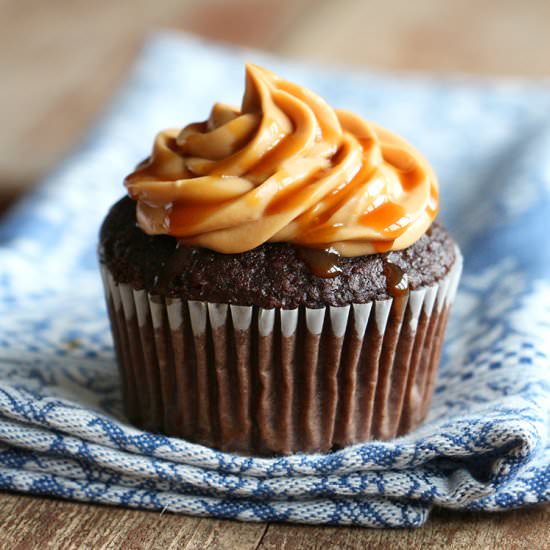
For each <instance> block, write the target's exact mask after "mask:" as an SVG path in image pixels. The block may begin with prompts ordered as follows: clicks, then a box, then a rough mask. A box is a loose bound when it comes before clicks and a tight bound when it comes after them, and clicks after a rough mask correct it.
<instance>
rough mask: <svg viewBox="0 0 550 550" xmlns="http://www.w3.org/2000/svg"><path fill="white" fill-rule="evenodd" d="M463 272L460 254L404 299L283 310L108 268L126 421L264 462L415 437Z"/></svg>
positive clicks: (106, 275) (106, 276) (107, 283)
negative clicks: (158, 290) (214, 298)
mask: <svg viewBox="0 0 550 550" xmlns="http://www.w3.org/2000/svg"><path fill="white" fill-rule="evenodd" d="M461 269H462V259H461V257H460V254H459V252H458V251H457V259H456V261H455V264H454V266H453V267H452V269H451V270H450V271H449V273H448V274H447V275H446V276H445V277H444V278H443V279H441V281H440V282H439V283H438V284H437V285H434V286H430V287H425V288H422V289H418V290H413V291H411V292H410V293H409V294H408V295H406V296H404V297H400V298H395V299H388V300H380V301H375V302H371V303H367V304H353V305H351V306H345V307H326V308H322V309H310V308H306V307H300V308H297V309H291V310H285V309H263V308H259V307H255V306H236V305H228V304H215V303H207V302H198V301H186V300H181V299H173V298H163V297H160V296H157V295H152V294H150V293H148V292H146V291H145V290H134V289H133V288H132V286H131V285H129V284H118V283H117V282H116V281H115V280H114V278H113V277H112V275H111V274H110V273H109V271H108V270H107V269H106V268H105V267H104V266H102V273H103V278H104V283H105V290H106V298H107V304H108V310H109V315H110V318H111V325H112V329H113V337H114V343H115V350H116V355H117V360H118V365H119V368H120V373H121V379H122V393H123V400H124V403H125V408H126V412H127V415H128V417H129V419H130V421H131V422H133V423H134V424H136V425H138V426H140V427H142V428H143V429H146V430H149V431H153V432H161V433H164V434H167V435H171V436H178V437H182V438H184V439H187V440H189V441H193V442H196V443H201V444H204V445H207V446H210V447H214V448H217V449H221V450H224V451H231V452H239V453H247V454H256V455H277V454H290V453H295V452H317V451H321V452H326V451H329V450H332V449H337V448H341V447H345V446H347V445H350V444H353V443H358V442H362V441H367V440H370V439H389V438H393V437H395V436H399V435H402V434H405V433H407V432H408V431H410V430H412V429H414V428H415V427H416V426H417V425H418V424H419V423H420V422H421V421H422V420H423V418H424V417H425V416H426V414H427V411H428V408H429V404H430V400H431V395H432V392H433V387H434V382H435V379H436V374H437V366H438V363H439V358H440V354H441V347H442V342H443V336H444V332H445V326H446V324H447V318H448V314H449V309H450V306H451V304H452V302H453V299H454V296H455V294H456V289H457V286H458V281H459V278H460V273H461Z"/></svg>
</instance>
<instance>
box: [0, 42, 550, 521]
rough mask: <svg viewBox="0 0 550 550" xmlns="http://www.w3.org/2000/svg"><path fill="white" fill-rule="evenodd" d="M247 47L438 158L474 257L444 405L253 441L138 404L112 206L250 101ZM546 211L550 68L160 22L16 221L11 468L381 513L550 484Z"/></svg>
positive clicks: (411, 516) (31, 481) (419, 514)
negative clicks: (432, 57)
mask: <svg viewBox="0 0 550 550" xmlns="http://www.w3.org/2000/svg"><path fill="white" fill-rule="evenodd" d="M246 60H251V61H254V62H256V63H259V64H262V65H265V66H267V67H269V68H271V69H272V70H274V71H275V72H279V73H280V74H282V75H284V76H285V77H286V78H288V79H289V80H291V81H292V80H294V81H296V82H299V83H301V84H303V85H306V86H309V87H311V88H312V89H313V90H315V91H316V92H318V93H320V94H321V95H322V96H324V97H325V98H326V99H327V100H329V102H330V103H331V104H332V105H334V106H337V107H345V108H347V109H350V110H354V111H357V112H358V113H360V114H361V115H363V116H365V117H366V118H368V119H371V120H374V121H376V122H379V123H381V124H382V125H384V126H387V127H389V128H391V129H393V130H395V131H397V132H399V133H401V134H402V135H404V136H405V137H406V138H408V139H409V140H410V141H412V142H413V143H414V144H415V145H417V146H418V148H419V149H420V150H421V151H423V152H424V153H425V154H426V156H427V157H428V158H429V159H430V160H431V162H432V163H433V165H434V166H435V169H436V172H437V173H438V174H439V177H440V182H441V190H442V192H441V195H442V206H443V209H442V212H441V218H442V219H443V220H444V222H445V223H446V224H447V225H448V227H449V228H450V230H451V231H452V233H453V235H454V236H455V237H456V238H457V240H458V242H459V243H460V245H461V247H462V251H463V252H464V255H465V258H466V262H465V273H464V276H463V281H462V283H461V287H460V291H459V295H458V297H457V300H456V305H455V308H454V311H453V315H452V320H451V323H450V326H449V330H448V338H447V345H446V351H445V358H444V361H443V364H442V366H441V371H440V376H439V381H438V383H437V386H436V390H435V396H434V400H433V406H432V409H431V412H430V414H429V418H428V421H427V422H426V423H425V424H424V425H423V426H422V427H421V428H420V429H419V430H417V431H416V432H414V433H412V434H410V435H408V436H406V437H403V438H401V439H398V440H395V441H389V442H384V443H382V442H371V443H366V444H363V445H357V446H354V447H351V448H348V449H345V450H342V451H339V452H336V453H333V454H328V455H295V456H291V457H288V458H275V459H257V458H250V457H248V458H247V457H242V456H235V455H230V454H225V453H221V452H217V451H213V450H210V449H208V448H205V447H201V446H198V445H193V444H190V443H187V442H186V441H183V440H179V439H174V438H167V437H164V436H161V435H153V434H150V433H145V432H142V431H139V430H137V429H135V428H133V427H132V426H130V425H129V424H128V423H127V421H126V419H125V417H124V414H123V412H122V409H121V398H120V385H119V378H118V374H117V369H116V366H115V362H114V356H113V348H112V340H111V335H110V330H109V326H108V321H107V316H106V313H105V308H104V301H103V294H102V288H101V284H100V277H99V273H98V266H97V261H96V243H97V232H98V227H99V225H100V223H101V220H102V218H103V217H104V215H105V214H106V212H107V210H108V208H109V206H110V205H111V204H112V203H113V202H114V201H115V200H116V199H117V198H119V197H120V196H122V195H123V187H122V178H123V177H124V175H125V174H126V173H127V172H128V171H129V169H130V168H131V167H132V166H134V165H135V164H136V163H137V162H138V161H139V160H141V159H142V158H143V157H145V156H146V155H147V154H148V152H149V151H150V148H151V145H152V142H153V137H154V134H155V132H156V131H157V130H159V129H161V128H164V127H170V126H175V125H183V124H185V123H188V122H190V121H195V120H200V119H204V118H206V117H207V114H208V111H209V108H210V106H211V105H212V103H213V102H214V101H219V100H221V101H224V102H230V103H235V104H238V103H239V99H240V96H241V94H242V90H243V75H244V71H243V62H244V61H246ZM66 115H67V116H70V112H67V114H66ZM30 154H32V152H31V153H30ZM549 220H550V82H546V83H544V82H539V83H538V84H535V83H529V82H520V81H509V82H493V81H480V80H472V79H466V78H460V77H457V78H448V79H439V78H430V77H413V76H391V75H383V74H379V73H368V72H362V73H358V72H338V71H322V70H319V69H315V68H306V67H304V66H301V65H298V64H292V63H289V62H286V61H282V60H280V59H277V58H273V57H269V56H267V55H264V54H259V53H256V52H248V51H244V52H243V51H240V50H238V51H237V50H231V49H228V48H222V47H220V46H216V45H209V44H205V43H203V42H200V41H198V40H195V39H192V38H186V37H182V36H174V35H160V36H158V37H156V38H154V39H152V40H151V41H150V42H149V43H148V45H147V46H146V48H145V50H144V51H143V54H142V55H141V58H140V59H139V62H138V63H137V66H136V67H135V69H134V70H133V72H132V75H131V78H130V80H129V82H128V84H127V85H126V87H125V89H124V90H123V91H122V93H121V94H120V95H119V97H118V99H117V100H116V101H115V103H114V105H113V106H112V108H111V110H110V111H109V112H108V113H107V114H106V115H105V116H104V117H103V120H102V122H101V123H100V124H99V125H98V126H97V127H96V128H95V130H94V131H93V132H92V134H91V135H90V137H89V139H88V140H87V141H86V142H85V144H84V145H83V146H82V147H80V148H79V150H78V151H77V152H76V153H75V154H73V155H72V156H71V157H70V158H69V159H68V160H67V161H66V162H65V163H64V165H63V166H62V167H61V168H60V169H59V170H58V171H57V172H56V173H55V174H53V175H52V176H51V177H50V178H49V179H48V180H47V181H46V182H45V183H44V184H43V185H41V186H40V187H39V188H38V190H37V191H36V192H35V193H33V194H32V195H30V196H29V197H28V198H27V199H26V200H24V201H23V203H22V204H21V205H20V206H19V207H18V208H17V209H16V210H15V211H14V212H13V213H12V214H11V215H10V216H9V217H8V218H7V220H5V221H4V222H3V224H2V225H1V226H0V488H1V489H5V490H10V491H11V490H14V491H23V492H28V493H34V494H43V495H54V496H59V497H63V498H69V499H77V500H84V501H93V502H104V503H112V504H120V505H123V506H131V507H140V508H151V509H156V510H170V511H174V512H183V513H188V514H195V515H205V516H216V517H227V518H238V519H242V520H254V521H267V520H269V521H271V520H274V521H294V522H306V523H329V524H356V525H364V526H377V527H382V526H416V525H420V524H422V523H423V522H425V521H426V518H427V517H428V514H429V511H430V509H431V508H432V506H434V505H438V506H443V507H446V508H458V509H470V510H504V509H509V508H515V507H520V506H525V505H531V504H535V503H541V502H548V501H550V443H549V435H548V431H549V425H550V423H549V415H550V243H549V235H550V221H549Z"/></svg>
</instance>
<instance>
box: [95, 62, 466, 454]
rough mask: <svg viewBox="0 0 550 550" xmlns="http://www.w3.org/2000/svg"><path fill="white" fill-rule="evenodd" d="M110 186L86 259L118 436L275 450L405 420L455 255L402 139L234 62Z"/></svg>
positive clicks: (312, 446)
mask: <svg viewBox="0 0 550 550" xmlns="http://www.w3.org/2000/svg"><path fill="white" fill-rule="evenodd" d="M125 185H126V188H127V190H128V196H127V197H125V198H123V199H121V200H120V201H119V202H118V203H116V204H115V205H114V206H113V207H112V209H111V210H110V212H109V213H108V215H107V217H106V219H105V221H104V223H103V226H102V229H101V234H100V245H99V258H100V264H101V271H102V274H103V280H104V285H105V291H106V297H107V306H108V312H109V316H110V319H111V326H112V331H113V339H114V344H115V350H116V357H117V362H118V365H119V369H120V374H121V379H122V390H123V401H124V405H125V409H126V413H127V415H128V418H129V420H130V421H131V422H132V423H134V424H135V425H137V426H139V427H141V428H143V429H145V430H149V431H152V432H159V433H164V434H167V435H170V436H177V437H181V438H184V439H186V440H188V441H191V442H195V443H200V444H203V445H207V446H209V447H212V448H216V449H220V450H223V451H229V452H236V453H241V454H248V455H263V456H274V455H286V454H291V453H299V452H300V453H312V452H328V451H331V450H334V449H338V448H342V447H345V446H348V445H352V444H355V443H360V442H364V441H368V440H372V439H389V438H393V437H396V436H400V435H402V434H405V433H407V432H408V431H410V430H412V429H414V428H415V427H416V426H418V425H419V423H420V422H422V420H423V419H424V417H425V416H426V414H427V411H428V408H429V404H430V399H431V395H432V391H433V387H434V381H435V378H436V375H437V367H438V363H439V358H440V354H441V348H442V342H443V337H444V332H445V326H446V323H447V317H448V315H449V310H450V307H451V304H452V301H453V298H454V296H455V293H456V288H457V285H458V280H459V277H460V271H461V263H462V261H461V256H460V252H459V251H458V248H457V246H456V244H455V243H454V242H453V240H452V238H451V237H450V236H449V234H448V233H447V231H446V230H445V228H444V227H443V226H442V225H441V224H440V223H439V222H436V221H434V220H435V218H436V215H437V212H438V206H439V200H438V185H437V180H436V177H435V175H434V173H433V171H432V169H431V167H430V165H429V164H428V163H427V161H426V160H425V159H424V158H423V157H422V155H421V154H420V153H419V152H418V151H416V150H415V149H414V148H413V147H412V146H411V145H409V144H408V143H407V142H406V141H405V140H404V139H402V138H400V137H398V136H397V135H395V134H393V133H391V132H389V131H388V130H385V129H383V128H381V127H379V126H377V125H375V124H373V123H371V122H367V121H365V120H364V119H362V118H361V117H359V116H358V115H356V114H353V113H350V112H347V111H341V110H334V109H332V108H331V107H330V106H329V105H328V104H327V103H326V102H325V101H324V100H322V99H321V98H320V97H318V96H317V95H315V94H314V93H312V92H311V91H309V90H306V89H304V88H302V87H300V86H298V85H296V84H292V83H290V82H287V81H285V80H283V79H282V78H280V77H278V76H276V75H274V74H273V73H271V72H269V71H267V70H265V69H262V68H260V67H257V66H254V65H247V67H246V86H245V93H244V98H243V101H242V105H241V107H240V109H239V108H235V107H231V106H228V105H224V104H216V105H214V107H213V108H212V111H211V113H210V116H209V118H208V120H206V121H205V122H198V123H193V124H189V125H188V126H185V127H184V128H183V129H170V130H165V131H162V132H160V133H159V134H158V135H157V137H156V140H155V143H154V145H153V150H152V153H151V156H150V157H149V158H147V159H146V160H145V161H143V162H142V163H141V164H139V165H138V166H137V168H136V169H135V171H134V172H132V173H131V174H130V175H129V176H128V177H127V178H126V180H125Z"/></svg>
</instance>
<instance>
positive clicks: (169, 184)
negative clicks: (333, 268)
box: [125, 65, 438, 256]
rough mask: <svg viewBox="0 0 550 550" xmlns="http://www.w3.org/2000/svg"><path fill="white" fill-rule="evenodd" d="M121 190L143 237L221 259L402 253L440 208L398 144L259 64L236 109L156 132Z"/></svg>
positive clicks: (424, 167)
mask: <svg viewBox="0 0 550 550" xmlns="http://www.w3.org/2000/svg"><path fill="white" fill-rule="evenodd" d="M125 185H126V187H127V188H128V193H129V195H130V196H131V197H132V198H133V199H134V200H137V201H138V206H137V219H138V223H139V225H140V227H141V228H142V229H143V230H144V231H145V232H146V233H149V234H169V235H173V236H175V237H178V238H179V239H180V240H181V241H182V242H183V243H185V244H190V245H196V246H202V247H206V248H210V249H213V250H216V251H218V252H224V253H238V252H244V251H246V250H250V249H252V248H255V247H257V246H259V245H261V244H263V243H264V242H267V241H274V242H290V243H294V244H297V245H301V246H306V247H312V248H331V249H333V250H335V251H337V252H338V253H340V254H342V255H344V256H359V255H365V254H372V253H376V252H381V251H387V250H399V249H402V248H406V247H408V246H410V245H411V244H413V243H414V242H415V241H416V240H417V239H418V238H420V237H421V236H422V234H423V233H424V232H425V231H426V230H427V229H428V227H429V226H430V224H431V223H432V221H433V219H434V218H435V216H436V214H437V210H438V187H437V181H436V178H435V175H434V173H433V171H432V169H431V167H430V166H429V164H428V163H427V162H426V161H425V160H424V158H423V157H422V156H421V155H420V153H418V152H417V151H416V150H415V149H414V148H413V147H412V146H411V145H409V144H408V143H407V142H406V141H405V140H403V139H402V138H400V137H398V136H396V135H395V134H392V133H390V132H388V131H387V130H384V129H383V128H381V127H379V126H377V125H375V124H373V123H370V122H366V121H365V120H363V119H362V118H360V117H359V116H357V115H355V114H353V113H350V112H347V111H340V110H334V109H332V108H331V107H330V106H329V105H328V104H327V103H326V102H325V101H324V100H323V99H321V98H320V97H319V96H317V95H315V94H314V93H312V92H310V91H309V90H306V89H304V88H301V87H300V86H297V85H296V84H292V83H290V82H287V81H285V80H283V79H282V78H280V77H278V76H277V75H275V74H273V73H271V72H269V71H267V70H266V69H262V68H260V67H257V66H255V65H247V66H246V89H245V94H244V98H243V101H242V106H241V108H240V109H237V108H234V107H231V106H228V105H223V104H221V103H217V104H215V105H214V107H213V108H212V111H211V113H210V117H209V118H208V120H206V121H205V122H198V123H193V124H189V125H188V126H186V127H185V128H183V129H182V130H181V131H180V130H175V129H171V130H164V131H162V132H160V133H159V134H158V135H157V137H156V140H155V144H154V147H153V152H152V154H151V156H150V157H149V158H148V159H146V160H145V161H144V162H142V163H141V164H140V165H138V167H137V168H136V170H135V171H134V172H133V173H131V174H130V175H129V176H128V177H127V178H126V180H125Z"/></svg>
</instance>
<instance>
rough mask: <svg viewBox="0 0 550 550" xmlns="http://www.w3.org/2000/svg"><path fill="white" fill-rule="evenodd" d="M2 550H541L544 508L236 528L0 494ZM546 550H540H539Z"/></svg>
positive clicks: (549, 520)
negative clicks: (385, 523) (354, 523)
mask: <svg viewBox="0 0 550 550" xmlns="http://www.w3.org/2000/svg"><path fill="white" fill-rule="evenodd" d="M0 527H1V529H2V548H64V549H65V548H67V549H68V548H94V549H98V550H102V549H115V548H136V549H137V548H153V549H154V548H158V549H160V550H170V549H172V548H185V549H186V550H206V549H209V548H212V549H222V550H224V549H227V550H233V549H235V550H241V549H242V550H248V549H253V548H260V549H264V550H278V549H292V550H294V549H296V550H300V549H306V548H319V549H321V550H324V549H325V548H341V549H348V548H349V549H351V548H362V547H365V548H396V549H399V548H403V549H404V550H416V549H423V548H425V547H426V543H427V542H428V541H429V543H430V545H431V546H432V547H434V548H443V547H445V548H448V549H449V550H454V549H459V548H468V547H471V545H472V543H473V542H474V541H475V545H476V546H475V547H476V548H499V549H505V548H512V547H513V548H526V549H533V548H545V547H547V542H548V540H550V506H548V505H546V506H539V507H533V508H530V509H525V510H515V511H511V512H502V513H491V514H489V513H465V512H453V511H449V510H436V511H434V512H433V514H432V517H431V518H430V520H429V521H428V522H427V524H426V525H425V526H424V527H421V528H419V529H393V530H380V529H363V528H357V527H324V526H307V525H291V524H271V525H269V527H268V526H267V524H265V523H241V522H238V521H229V520H215V519H205V518H203V519H201V518H194V517H190V516H184V515H176V514H170V513H158V512H148V511H141V510H130V509H124V508H114V507H109V506H100V505H95V504H82V503H76V502H67V501H62V500H54V499H48V498H42V497H32V496H26V495H25V496H23V495H14V494H6V493H4V494H2V493H0ZM545 545H546V546H545Z"/></svg>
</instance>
